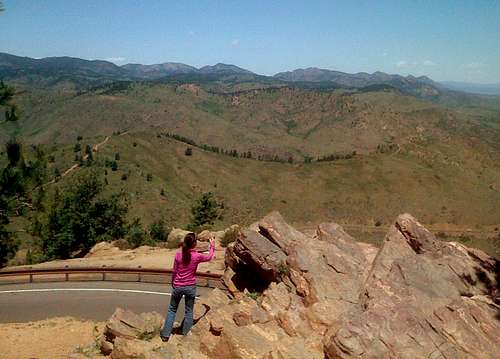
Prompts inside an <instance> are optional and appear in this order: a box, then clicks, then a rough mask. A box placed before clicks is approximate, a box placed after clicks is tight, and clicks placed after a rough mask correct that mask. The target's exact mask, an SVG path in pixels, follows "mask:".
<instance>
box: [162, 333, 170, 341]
mask: <svg viewBox="0 0 500 359" xmlns="http://www.w3.org/2000/svg"><path fill="white" fill-rule="evenodd" d="M160 338H161V341H162V342H168V340H169V339H170V337H164V336H162V335H160Z"/></svg>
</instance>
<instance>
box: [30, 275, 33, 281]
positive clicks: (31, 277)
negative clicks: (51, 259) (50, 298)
mask: <svg viewBox="0 0 500 359" xmlns="http://www.w3.org/2000/svg"><path fill="white" fill-rule="evenodd" d="M30 283H33V273H30Z"/></svg>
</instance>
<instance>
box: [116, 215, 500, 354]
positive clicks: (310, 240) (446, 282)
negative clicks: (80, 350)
mask: <svg viewBox="0 0 500 359" xmlns="http://www.w3.org/2000/svg"><path fill="white" fill-rule="evenodd" d="M225 263H226V270H225V274H224V278H223V279H224V283H225V284H226V286H227V287H228V291H227V292H225V293H224V292H222V291H219V290H215V291H213V292H211V294H210V295H209V296H207V297H204V298H203V297H202V298H200V299H199V300H198V301H197V304H196V308H195V319H196V324H195V325H194V327H193V329H192V331H191V333H190V334H189V335H187V336H186V337H180V336H173V337H172V338H171V340H170V341H169V342H168V343H166V344H160V345H159V347H157V348H156V349H154V351H153V352H154V353H156V354H157V353H160V351H161V352H164V353H165V354H164V356H166V357H169V358H179V359H180V358H183V359H184V358H204V359H206V358H220V359H229V358H231V359H232V358H262V359H278V358H279V359H296V358H297V359H298V358H318V359H320V358H328V359H333V358H359V359H368V358H370V359H372V358H436V359H437V358H443V359H445V358H471V357H472V358H496V357H498V355H497V354H498V353H499V352H500V320H499V319H498V318H499V317H500V306H499V303H498V276H499V272H500V270H499V268H500V266H499V263H498V261H496V260H494V259H493V258H491V257H489V256H487V255H486V254H484V253H483V252H481V251H478V250H473V249H470V248H467V247H465V246H463V245H460V244H457V243H447V242H441V241H439V240H438V239H436V237H434V235H433V234H432V233H431V232H429V231H428V230H427V229H426V228H425V227H424V226H422V225H421V224H420V223H419V222H418V221H417V220H416V219H415V218H413V217H412V216H410V215H408V214H404V215H400V216H399V217H398V218H397V219H396V221H395V223H394V224H393V225H392V226H391V228H390V229H389V231H388V233H387V236H386V238H385V240H384V242H383V245H382V247H381V249H380V250H377V249H376V248H375V247H373V246H371V245H368V244H362V243H358V242H356V241H355V240H354V239H353V238H352V237H351V236H349V235H348V234H347V233H346V232H345V231H344V230H343V229H342V227H341V226H339V225H337V224H335V223H325V224H321V225H319V226H318V227H317V228H316V230H315V231H310V232H308V234H307V235H306V234H303V233H301V232H299V231H297V230H296V229H294V228H293V227H291V226H290V225H288V224H287V223H286V222H285V220H284V219H283V218H282V217H281V215H279V213H277V212H273V213H271V214H270V215H268V216H266V217H265V218H263V219H262V220H261V221H258V222H256V223H254V224H252V225H251V226H249V227H248V228H246V229H244V230H242V231H241V233H240V234H239V236H238V237H237V239H236V241H235V242H234V243H232V244H230V245H229V246H228V248H227V250H226V257H225ZM228 295H231V296H232V299H230V298H229V297H228ZM495 301H497V302H495ZM123 317H124V316H123V315H121V316H118V318H123ZM120 321H121V322H126V323H129V322H133V323H134V324H133V325H132V326H133V327H141V325H140V322H139V321H137V322H134V321H133V320H130V319H127V318H123V320H122V319H120ZM110 328H111V329H113V331H112V332H113V333H117V332H119V333H121V335H122V336H121V338H123V339H119V343H120V345H119V346H120V347H121V346H122V344H124V343H125V342H124V341H127V340H129V341H130V340H132V342H130V343H127V345H126V346H124V348H125V349H127V350H130V352H132V348H133V347H134V346H135V345H138V342H137V341H136V340H137V338H134V339H130V338H129V336H130V335H131V334H130V329H129V331H125V330H123V328H122V327H121V326H120V325H119V323H115V325H114V326H113V325H112V326H110ZM115 335H116V334H115ZM124 345H125V344H124ZM144 345H145V347H147V348H151V345H150V344H147V343H146V344H144ZM125 349H120V350H119V351H118V352H117V354H116V355H118V354H119V353H121V352H122V351H125ZM153 352H151V351H150V352H145V354H144V355H145V357H148V355H152V354H151V353H153ZM113 353H114V351H113V352H112V355H113ZM148 353H149V354H148ZM156 354H155V355H156ZM131 355H132V354H131ZM133 355H135V354H133ZM162 355H163V354H162Z"/></svg>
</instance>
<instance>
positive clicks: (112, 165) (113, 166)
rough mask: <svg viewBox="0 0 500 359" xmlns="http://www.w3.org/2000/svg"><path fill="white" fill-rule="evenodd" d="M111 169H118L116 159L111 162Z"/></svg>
mask: <svg viewBox="0 0 500 359" xmlns="http://www.w3.org/2000/svg"><path fill="white" fill-rule="evenodd" d="M111 171H118V162H116V161H112V162H111Z"/></svg>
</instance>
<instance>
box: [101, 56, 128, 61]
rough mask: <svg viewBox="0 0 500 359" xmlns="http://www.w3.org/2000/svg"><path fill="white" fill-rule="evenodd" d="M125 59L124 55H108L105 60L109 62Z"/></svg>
mask: <svg viewBox="0 0 500 359" xmlns="http://www.w3.org/2000/svg"><path fill="white" fill-rule="evenodd" d="M126 60H127V59H126V58H125V57H121V56H117V57H108V58H107V59H106V61H109V62H125V61H126Z"/></svg>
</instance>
